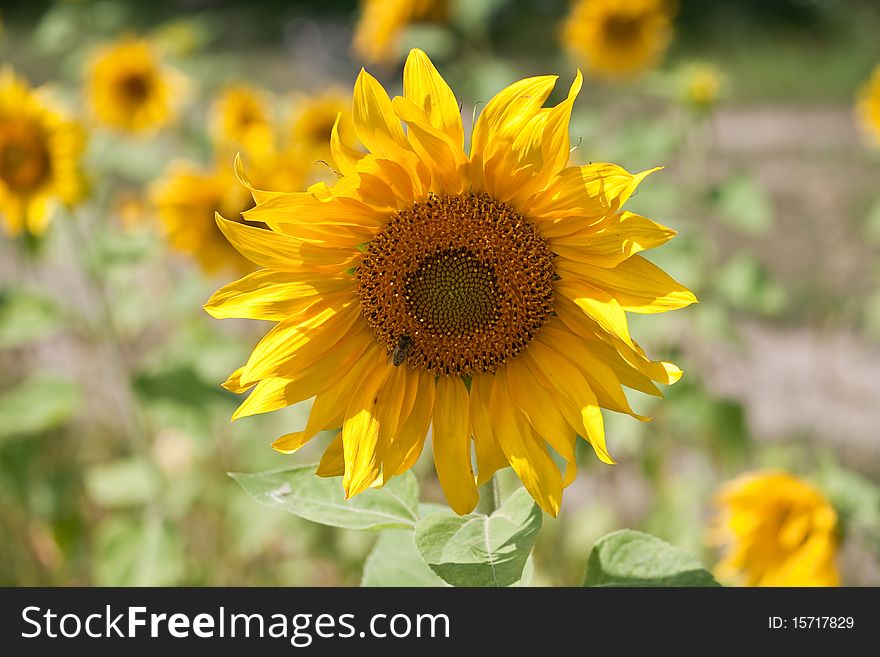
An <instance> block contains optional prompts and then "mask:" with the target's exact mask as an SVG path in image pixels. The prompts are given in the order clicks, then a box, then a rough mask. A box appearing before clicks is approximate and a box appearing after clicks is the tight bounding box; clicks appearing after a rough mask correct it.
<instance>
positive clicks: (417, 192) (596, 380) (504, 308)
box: [205, 50, 696, 516]
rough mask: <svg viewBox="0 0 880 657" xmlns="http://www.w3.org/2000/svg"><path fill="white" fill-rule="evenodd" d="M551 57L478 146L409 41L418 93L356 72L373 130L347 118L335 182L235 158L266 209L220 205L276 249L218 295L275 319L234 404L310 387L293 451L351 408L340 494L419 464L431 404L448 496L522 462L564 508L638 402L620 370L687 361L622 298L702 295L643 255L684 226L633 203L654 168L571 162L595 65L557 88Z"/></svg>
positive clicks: (222, 312) (278, 400)
mask: <svg viewBox="0 0 880 657" xmlns="http://www.w3.org/2000/svg"><path fill="white" fill-rule="evenodd" d="M556 79H557V78H556V76H542V77H534V78H527V79H525V80H521V81H519V82H516V83H515V84H512V85H511V86H509V87H507V88H506V89H504V90H502V91H501V92H500V93H498V94H497V95H496V96H495V97H494V98H493V99H492V100H491V101H490V102H489V103H488V104H487V105H486V107H485V108H484V109H483V111H482V113H481V114H480V116H479V118H478V119H477V121H476V124H475V126H474V129H473V135H472V138H471V146H470V150H469V154H468V152H467V151H465V147H464V129H463V125H462V118H461V114H460V110H459V105H458V102H457V100H456V97H455V95H454V93H453V92H452V90H451V89H450V88H449V86H448V85H447V84H446V82H445V81H444V80H443V78H442V77H440V74H439V73H438V72H437V70H436V69H435V68H434V65H433V64H432V63H431V61H430V60H429V59H428V57H427V56H426V55H425V53H424V52H422V51H420V50H413V51H412V52H411V53H410V55H409V57H408V59H407V61H406V66H405V67H404V72H403V96H399V97H395V98H394V99H393V100H392V99H390V98H389V97H388V94H387V93H386V91H385V89H383V88H382V86H381V85H380V84H379V82H378V81H377V80H376V79H375V78H374V77H372V76H371V75H370V74H369V73H367V72H366V71H362V72H361V73H360V75H359V76H358V78H357V81H356V82H355V87H354V99H353V112H352V120H353V123H354V131H355V133H356V136H357V138H358V140H359V141H360V143H361V144H362V145H363V146H364V148H365V149H366V151H367V152H363V151H361V150H359V149H355V148H353V147H352V145H351V144H346V143H345V142H344V141H343V140H342V139H341V136H340V132H339V129H338V125H337V126H335V127H334V129H333V131H332V134H331V138H330V148H331V152H332V156H333V162H334V165H335V167H336V169H337V170H338V171H339V172H340V174H341V178H340V179H339V180H338V181H336V182H335V183H334V184H333V185H332V186H330V185H327V184H316V185H313V186H312V187H310V188H309V190H308V191H306V192H298V193H286V194H285V193H277V192H266V191H260V190H259V189H258V188H257V187H255V186H254V185H253V184H251V183H250V182H249V181H248V179H247V176H246V175H245V173H244V171H243V170H242V169H241V166H240V162H239V163H238V174H239V177H240V179H241V180H242V182H243V183H244V184H247V185H248V186H249V187H250V188H251V191H252V193H253V195H254V199H255V201H256V206H255V207H254V208H253V209H252V210H249V211H247V212H245V213H244V216H245V218H246V219H248V220H250V221H252V222H260V223H262V224H264V225H265V228H257V227H254V226H252V225H245V224H242V223H241V222H239V221H234V220H231V221H230V220H229V219H225V218H223V217H222V216H218V218H217V221H218V224H219V226H220V228H221V230H222V231H223V233H224V234H225V235H226V237H227V238H228V239H229V241H230V243H231V244H232V245H233V246H234V247H235V248H236V249H238V250H239V252H241V254H242V255H244V256H245V257H247V258H249V259H250V260H252V261H253V262H254V263H256V264H257V265H259V266H260V267H261V269H259V270H258V271H255V272H253V273H252V274H249V275H248V276H246V277H244V278H242V279H241V280H239V281H236V282H233V283H230V284H229V285H227V286H225V287H224V288H222V289H220V290H219V291H218V292H216V293H215V294H214V296H212V297H211V299H210V300H209V301H208V302H207V304H206V305H205V308H206V310H207V311H208V312H209V313H210V314H212V315H213V316H215V317H217V318H224V317H243V318H250V319H262V320H270V321H274V322H277V324H276V326H275V328H273V329H272V330H271V331H270V332H269V333H268V334H267V335H266V336H265V337H264V338H263V340H262V341H261V342H260V343H259V344H258V345H257V346H256V347H255V349H254V351H253V353H252V354H251V356H250V358H249V359H248V361H247V363H246V364H245V365H244V366H243V367H241V368H239V369H238V370H237V371H235V372H234V373H233V374H232V375H231V376H230V377H229V379H228V381H227V382H226V383H225V384H224V385H225V387H226V388H227V389H229V390H231V391H234V392H237V393H244V392H246V391H248V390H250V391H251V392H250V395H249V396H248V397H247V399H246V400H245V401H244V403H243V404H242V405H241V406H240V407H239V409H238V410H237V411H236V413H235V415H234V417H235V418H239V417H245V416H249V415H254V414H257V413H265V412H268V411H273V410H277V409H280V408H283V407H285V406H289V405H291V404H295V403H297V402H300V401H303V400H306V399H310V398H312V397H314V398H315V400H314V404H313V406H312V408H311V413H310V416H309V419H308V422H307V424H306V426H305V428H304V429H303V430H302V431H297V432H294V433H291V434H287V435H285V436H282V437H281V438H279V439H278V440H277V441H275V443H274V444H273V447H275V449H276V450H278V451H280V452H283V453H293V452H295V451H297V450H298V449H299V448H300V447H302V446H303V445H304V444H306V443H307V442H308V441H309V440H311V439H312V438H313V437H314V436H315V435H316V434H317V433H318V432H320V431H323V430H328V429H330V430H332V429H340V428H341V431H340V432H339V433H338V434H337V436H336V438H335V439H334V440H332V442H331V443H330V445H329V446H328V447H327V449H326V451H325V453H324V457H323V459H322V461H321V464H320V465H319V467H318V470H317V474H319V475H323V476H335V475H342V484H343V488H344V490H345V494H346V496H347V497H351V496H353V495H356V494H358V493H360V492H362V491H364V490H366V489H367V488H369V487H371V486H378V485H382V484H383V483H385V482H387V481H388V480H390V479H391V478H392V477H394V476H396V475H400V474H402V473H403V472H405V471H406V470H408V469H409V468H410V467H412V465H413V464H414V463H415V462H416V460H417V459H418V457H419V455H420V454H421V452H422V449H423V446H424V443H425V439H426V436H427V433H428V429H429V427H431V426H433V434H432V435H433V439H432V442H433V455H434V463H435V465H436V470H437V474H438V477H439V480H440V483H441V485H442V487H443V490H444V492H445V494H446V498H447V500H448V502H449V504H450V506H451V507H452V509H453V510H455V511H456V512H458V513H460V514H466V513H469V512H470V511H472V510H473V509H474V507H475V505H476V503H477V498H478V492H477V486H478V485H479V484H481V483H484V482H486V481H488V480H489V479H490V478H491V477H492V475H493V474H494V473H495V471H496V470H498V469H500V468H503V467H506V466H508V465H510V466H512V467H513V469H514V470H515V472H516V473H517V475H519V477H520V479H521V480H522V482H523V484H524V486H525V488H526V489H527V490H528V491H529V493H530V494H531V495H532V496H533V497H534V499H535V500H536V501H537V502H538V504H540V506H541V507H542V508H543V509H544V510H545V511H547V512H548V513H550V514H552V515H554V516H555V515H556V514H557V513H558V512H559V508H560V504H561V501H562V490H563V488H564V487H565V486H566V485H568V484H569V483H570V482H571V481H572V480H573V478H574V476H575V473H576V464H575V447H576V442H577V440H576V439H577V436H582V437H583V438H584V439H585V440H587V441H588V442H589V444H590V445H592V447H593V449H594V450H595V452H596V454H597V455H598V457H599V458H600V459H601V460H602V461H604V462H606V463H613V460H612V458H611V456H610V454H609V452H608V449H607V447H606V444H605V431H604V421H603V416H602V412H601V408H607V409H611V410H614V411H619V412H622V413H627V414H630V415H632V416H633V417H636V418H639V419H642V420H645V419H647V418H645V417H643V416H641V415H638V414H637V413H635V412H634V411H633V410H632V408H631V407H630V405H629V402H628V401H627V398H626V396H625V395H624V392H623V388H622V386H628V387H631V388H634V389H637V390H640V391H643V392H646V393H648V394H653V395H658V396H659V395H660V391H659V390H658V388H657V387H656V386H655V384H654V382H659V383H663V384H671V383H674V382H675V381H677V380H678V379H679V377H680V376H681V370H679V369H678V368H677V367H676V366H675V365H673V364H671V363H667V362H662V361H653V360H650V359H649V358H648V357H647V356H646V355H645V352H644V351H643V350H642V349H641V347H640V346H639V345H638V344H637V343H636V342H635V341H634V340H633V339H632V337H631V335H630V333H629V329H628V326H627V317H626V312H627V311H629V312H636V313H660V312H665V311H667V310H673V309H676V308H681V307H684V306H687V305H689V304H691V303H693V302H695V301H696V299H695V298H694V295H693V294H692V293H691V292H690V291H688V290H687V289H686V288H685V287H684V286H682V285H681V284H679V283H677V282H676V281H674V280H673V279H672V278H670V277H669V276H668V275H667V274H665V273H664V272H663V271H662V270H660V269H659V268H658V267H656V266H655V265H653V264H651V263H650V262H649V261H648V260H646V259H645V258H643V257H642V256H641V255H639V252H641V251H644V250H646V249H649V248H652V247H656V246H659V245H661V244H663V243H665V242H667V241H668V240H669V239H671V238H672V237H673V235H674V234H675V232H674V231H672V230H670V229H669V228H666V227H664V226H661V225H659V224H656V223H654V222H653V221H651V220H649V219H646V218H644V217H642V216H639V215H637V214H634V213H632V212H627V211H624V210H623V205H624V203H625V202H626V200H627V199H628V198H629V197H630V196H631V195H632V194H633V192H634V191H635V189H636V187H637V186H638V185H639V183H640V182H641V181H642V180H643V179H644V178H645V177H646V176H647V175H648V174H649V173H651V171H644V172H641V173H638V174H635V175H633V174H630V173H628V172H627V171H625V170H624V169H622V168H620V167H618V166H616V165H613V164H591V165H588V166H583V167H578V166H568V162H569V153H570V146H571V144H570V139H569V119H570V115H571V110H572V106H573V104H574V100H575V98H576V96H577V95H578V93H579V91H580V88H581V83H582V79H581V76H580V74H578V76H577V77H576V79H575V81H574V83H573V84H572V86H571V89H570V90H569V93H568V97H567V98H566V100H564V101H563V102H561V103H560V104H559V105H557V106H555V107H550V108H544V107H543V104H544V102H545V101H546V99H547V98H548V96H549V95H550V93H551V92H552V90H553V88H554V86H555V84H556ZM402 123H403V124H406V126H407V130H406V132H405V131H404V128H403V125H402ZM233 219H234V217H233ZM472 448H473V450H474V452H473V453H474V454H475V457H476V471H477V475H476V476H475V474H474V470H475V468H474V465H473V464H472V461H471V454H472V451H471V450H472ZM553 453H555V454H557V455H558V456H559V457H560V459H561V460H562V461H564V462H565V463H566V465H565V467H564V468H562V470H560V467H559V466H558V465H557V462H556V461H555V460H554V457H553V456H552V454H553Z"/></svg>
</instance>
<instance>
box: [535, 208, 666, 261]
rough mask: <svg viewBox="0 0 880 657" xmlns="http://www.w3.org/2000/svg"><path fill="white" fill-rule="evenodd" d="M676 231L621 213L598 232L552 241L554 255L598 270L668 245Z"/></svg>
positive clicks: (642, 218)
mask: <svg viewBox="0 0 880 657" xmlns="http://www.w3.org/2000/svg"><path fill="white" fill-rule="evenodd" d="M675 234H676V233H675V231H674V230H672V229H671V228H667V227H666V226H661V225H660V224H658V223H655V222H653V221H651V220H650V219H646V218H645V217H642V216H639V215H637V214H633V213H632V212H620V213H618V214H615V215H614V216H613V217H612V220H611V221H610V222H609V223H608V224H607V225H605V226H604V227H603V228H602V230H600V231H598V232H594V231H588V232H587V233H586V234H581V233H572V234H571V235H564V236H562V237H557V238H554V239H551V240H550V248H551V249H552V250H553V252H554V253H556V254H558V255H560V256H562V257H563V258H567V259H569V260H574V261H576V262H585V263H587V264H592V265H595V266H597V267H616V266H617V265H619V264H620V263H621V262H623V261H624V260H626V259H627V258H629V257H630V256H631V255H634V254H636V253H638V252H640V251H644V250H646V249H653V248H654V247H656V246H660V245H661V244H665V243H666V242H668V241H669V240H671V239H672V238H673V237H675Z"/></svg>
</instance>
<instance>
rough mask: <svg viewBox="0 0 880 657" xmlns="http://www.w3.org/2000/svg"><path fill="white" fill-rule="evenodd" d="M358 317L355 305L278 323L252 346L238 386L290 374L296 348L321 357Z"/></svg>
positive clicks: (319, 310)
mask: <svg viewBox="0 0 880 657" xmlns="http://www.w3.org/2000/svg"><path fill="white" fill-rule="evenodd" d="M359 318H360V309H359V307H358V305H357V304H355V303H349V304H347V305H345V306H343V307H341V308H337V309H334V308H323V309H317V310H316V312H315V314H314V315H313V316H312V317H309V318H307V319H301V318H299V317H297V318H294V319H291V320H285V321H282V322H279V323H278V324H277V325H276V326H275V328H273V329H272V330H271V331H269V332H268V333H267V334H266V335H265V336H264V337H263V339H262V340H260V341H259V342H258V343H257V346H256V347H254V350H253V351H252V352H251V356H250V358H248V362H247V365H246V366H245V370H244V373H243V374H242V377H241V381H242V383H243V384H245V385H247V384H249V383H253V382H254V381H257V380H259V379H264V378H267V377H272V376H287V375H288V374H290V373H291V372H290V371H289V367H288V364H289V362H290V361H291V359H292V358H293V357H294V356H295V355H296V354H297V352H298V351H299V350H300V349H302V348H304V347H308V348H309V354H310V355H313V356H314V357H315V358H317V357H318V356H320V355H323V353H325V352H326V351H328V350H329V347H332V345H333V344H334V343H335V342H336V341H337V339H338V338H337V337H336V336H342V335H344V334H345V333H347V332H348V331H349V329H351V328H352V327H353V326H355V325H356V323H357V322H358V319H359ZM325 324H326V326H325ZM319 337H323V340H321V339H318V338H319ZM304 360H307V359H304ZM308 360H311V359H308Z"/></svg>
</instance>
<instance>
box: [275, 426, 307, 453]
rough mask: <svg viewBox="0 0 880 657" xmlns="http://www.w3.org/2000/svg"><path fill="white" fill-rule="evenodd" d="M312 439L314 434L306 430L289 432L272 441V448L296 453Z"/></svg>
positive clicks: (282, 451)
mask: <svg viewBox="0 0 880 657" xmlns="http://www.w3.org/2000/svg"><path fill="white" fill-rule="evenodd" d="M311 439H312V436H309V435H307V434H306V432H305V431H296V432H294V433H287V434H284V435H283V436H281V437H280V438H278V439H277V440H276V441H275V442H273V443H272V449H274V450H275V451H276V452H280V453H282V454H294V453H296V452H297V451H298V450H299V449H300V448H301V447H302V446H303V445H305V444H306V443H307V442H309V441H310V440H311Z"/></svg>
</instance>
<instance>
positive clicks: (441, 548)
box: [415, 488, 543, 586]
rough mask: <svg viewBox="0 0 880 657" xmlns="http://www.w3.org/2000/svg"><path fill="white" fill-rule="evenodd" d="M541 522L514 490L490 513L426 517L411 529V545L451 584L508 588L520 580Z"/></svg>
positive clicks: (446, 513)
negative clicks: (487, 514)
mask: <svg viewBox="0 0 880 657" xmlns="http://www.w3.org/2000/svg"><path fill="white" fill-rule="evenodd" d="M542 522H543V516H542V514H541V510H540V509H539V508H538V506H537V505H536V504H535V503H534V501H533V500H532V498H531V497H530V496H529V494H528V493H527V492H526V490H525V489H522V488H520V489H519V490H517V491H516V492H514V493H513V495H511V496H510V497H509V498H508V499H507V501H505V502H504V504H502V505H501V507H500V508H499V509H497V510H496V511H495V512H494V513H493V514H492V515H491V516H485V515H482V514H473V515H469V516H458V515H455V514H454V513H452V512H451V511H443V512H439V513H433V514H431V515H429V516H426V517H425V518H423V519H422V520H421V521H420V522H419V524H418V526H417V527H416V533H415V541H416V547H417V548H418V550H419V553H420V554H421V555H422V559H424V560H425V563H427V564H428V566H430V567H431V570H433V571H434V572H435V573H437V575H439V576H440V577H441V578H442V579H443V580H445V581H446V582H448V583H450V584H452V585H453V586H511V585H512V584H516V583H517V582H518V581H519V580H520V579H521V578H522V575H523V568H524V567H525V565H526V560H527V559H528V557H529V554H530V553H531V551H532V547H533V546H534V545H535V539H536V538H537V537H538V532H539V531H540V530H541V523H542Z"/></svg>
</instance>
